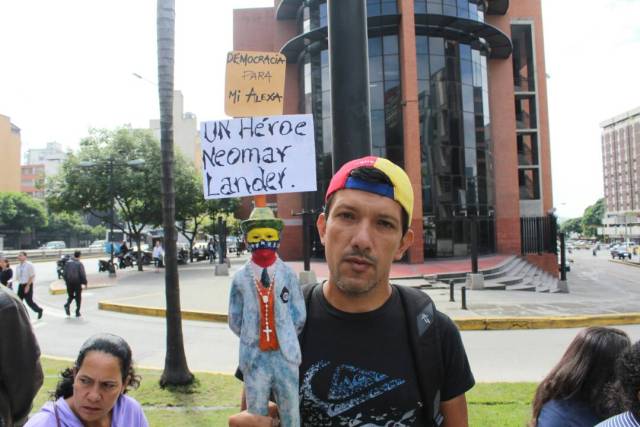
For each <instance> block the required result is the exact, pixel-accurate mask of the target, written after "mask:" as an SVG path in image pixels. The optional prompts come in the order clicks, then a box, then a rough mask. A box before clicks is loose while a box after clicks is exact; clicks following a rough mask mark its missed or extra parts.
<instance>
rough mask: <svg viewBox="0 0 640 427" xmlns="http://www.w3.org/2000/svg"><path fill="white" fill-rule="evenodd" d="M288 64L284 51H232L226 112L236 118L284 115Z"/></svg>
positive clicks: (227, 82) (226, 86)
mask: <svg viewBox="0 0 640 427" xmlns="http://www.w3.org/2000/svg"><path fill="white" fill-rule="evenodd" d="M286 65H287V59H286V58H285V56H284V55H282V54H281V53H276V52H243V51H232V52H229V53H228V54H227V73H226V81H225V92H224V93H225V100H224V112H225V113H226V114H227V115H229V116H233V117H250V116H274V115H280V114H282V112H283V107H284V75H285V70H286Z"/></svg>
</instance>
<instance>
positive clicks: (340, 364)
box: [236, 285, 475, 426]
mask: <svg viewBox="0 0 640 427" xmlns="http://www.w3.org/2000/svg"><path fill="white" fill-rule="evenodd" d="M392 289H393V292H392V295H391V297H390V298H389V300H388V301H387V302H385V304H384V305H383V306H382V307H380V308H379V309H377V310H375V311H372V312H368V313H356V314H354V313H345V312H342V311H340V310H337V309H336V308H334V307H332V306H331V305H330V304H329V303H328V302H327V301H326V300H325V298H324V295H323V293H322V285H318V286H315V287H314V289H313V293H312V295H311V300H310V302H309V304H308V305H307V320H306V324H305V330H304V332H303V334H302V335H301V336H300V345H301V349H302V364H301V365H300V415H301V420H302V425H303V426H364V425H369V426H385V425H396V426H426V425H432V423H431V422H430V420H424V419H423V418H424V413H423V405H424V404H425V403H423V401H422V397H421V396H420V387H419V384H418V376H417V370H416V363H421V365H420V366H421V367H424V366H425V365H424V364H425V363H434V362H433V361H430V360H420V361H416V360H414V354H413V351H411V344H410V337H409V332H408V329H407V322H406V313H405V310H404V305H403V303H402V298H401V297H400V294H399V291H398V290H397V289H396V287H395V286H394V287H392ZM415 314H416V313H414V315H415ZM418 316H419V317H420V314H418ZM434 320H435V322H434V325H435V324H437V328H438V329H437V330H438V337H439V338H438V342H439V352H440V358H441V360H440V361H437V362H435V363H438V364H440V363H441V364H442V365H441V369H442V371H443V372H442V375H441V377H442V382H441V383H440V384H435V385H434V387H435V388H436V389H437V390H439V393H438V394H439V397H440V400H441V401H447V400H450V399H452V398H454V397H456V396H459V395H461V394H463V393H465V392H467V391H468V390H469V389H471V388H472V387H473V385H474V384H475V381H474V379H473V374H472V373H471V368H470V366H469V361H468V359H467V356H466V353H465V351H464V347H463V345H462V340H461V337H460V332H459V331H458V329H457V327H456V325H455V324H454V323H453V322H452V321H451V319H449V318H448V317H447V316H446V315H444V314H442V313H440V312H439V311H437V310H436V311H435V319H434ZM421 345H423V344H421ZM236 376H237V377H238V378H239V379H242V372H240V371H239V370H238V371H237V372H236ZM426 404H427V405H435V407H436V409H437V407H438V402H435V403H434V402H427V403H426ZM432 407H433V406H432Z"/></svg>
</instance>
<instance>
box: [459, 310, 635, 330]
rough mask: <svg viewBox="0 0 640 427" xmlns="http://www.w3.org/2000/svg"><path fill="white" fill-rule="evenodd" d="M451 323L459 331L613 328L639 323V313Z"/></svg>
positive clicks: (464, 320) (494, 318)
mask: <svg viewBox="0 0 640 427" xmlns="http://www.w3.org/2000/svg"><path fill="white" fill-rule="evenodd" d="M453 321H454V322H455V323H456V325H458V328H459V329H460V330H461V331H497V330H511V329H568V328H584V327H587V326H614V325H630V324H639V323H640V313H625V314H593V315H591V314H590V315H581V316H530V317H487V318H482V317H476V318H457V319H453Z"/></svg>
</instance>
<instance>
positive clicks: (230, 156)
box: [200, 114, 316, 199]
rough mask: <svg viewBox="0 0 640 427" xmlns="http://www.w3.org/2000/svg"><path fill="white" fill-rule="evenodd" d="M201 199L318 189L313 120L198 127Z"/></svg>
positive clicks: (220, 123) (254, 119)
mask: <svg viewBox="0 0 640 427" xmlns="http://www.w3.org/2000/svg"><path fill="white" fill-rule="evenodd" d="M200 138H201V144H202V166H203V169H204V173H203V185H204V197H205V199H224V198H228V197H243V196H255V195H258V194H276V193H296V192H302V191H316V150H315V142H314V129H313V116H312V115H311V114H298V115H287V116H270V117H246V118H241V119H233V120H217V121H209V122H203V123H201V124H200Z"/></svg>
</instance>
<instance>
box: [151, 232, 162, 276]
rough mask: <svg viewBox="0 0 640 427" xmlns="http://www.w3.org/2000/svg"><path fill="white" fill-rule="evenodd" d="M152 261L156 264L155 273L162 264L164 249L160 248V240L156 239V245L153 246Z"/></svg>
mask: <svg viewBox="0 0 640 427" xmlns="http://www.w3.org/2000/svg"><path fill="white" fill-rule="evenodd" d="M152 256H153V263H154V264H155V266H156V273H157V272H158V271H159V270H160V267H163V266H164V263H163V261H162V260H163V258H164V249H163V248H162V243H160V240H156V245H155V246H154V247H153V253H152Z"/></svg>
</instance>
